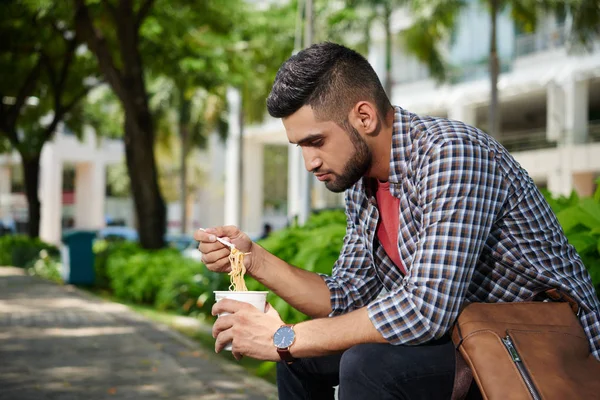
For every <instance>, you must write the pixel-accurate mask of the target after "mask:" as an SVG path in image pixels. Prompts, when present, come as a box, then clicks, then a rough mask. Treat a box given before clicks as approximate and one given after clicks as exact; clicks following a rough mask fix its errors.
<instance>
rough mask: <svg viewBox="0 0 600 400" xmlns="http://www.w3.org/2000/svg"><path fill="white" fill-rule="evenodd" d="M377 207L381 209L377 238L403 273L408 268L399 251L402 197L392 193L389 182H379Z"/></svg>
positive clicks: (376, 195)
mask: <svg viewBox="0 0 600 400" xmlns="http://www.w3.org/2000/svg"><path fill="white" fill-rule="evenodd" d="M375 197H376V198H377V208H378V209H379V224H378V225H377V238H378V239H379V243H381V245H382V246H383V249H384V250H385V252H386V253H387V255H388V257H389V258H390V259H391V260H392V261H393V262H394V264H396V266H397V267H398V268H399V269H400V271H401V272H402V274H404V275H406V269H405V268H404V264H403V263H402V260H401V259H400V252H399V251H398V224H399V215H398V212H399V211H398V209H399V207H400V199H399V198H397V197H395V196H392V194H391V193H390V183H389V182H379V185H378V186H377V193H376V194H375Z"/></svg>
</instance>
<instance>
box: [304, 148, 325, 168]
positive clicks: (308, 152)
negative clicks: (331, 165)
mask: <svg viewBox="0 0 600 400" xmlns="http://www.w3.org/2000/svg"><path fill="white" fill-rule="evenodd" d="M302 158H304V168H306V170H307V171H309V172H312V171H314V170H317V169H319V167H321V165H322V164H323V160H321V158H320V157H319V156H318V155H317V154H316V151H315V150H314V149H311V148H307V147H304V148H302Z"/></svg>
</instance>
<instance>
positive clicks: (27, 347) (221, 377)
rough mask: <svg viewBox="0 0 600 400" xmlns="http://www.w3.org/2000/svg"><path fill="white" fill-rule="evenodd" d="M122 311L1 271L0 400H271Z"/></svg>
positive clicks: (228, 368)
mask: <svg viewBox="0 0 600 400" xmlns="http://www.w3.org/2000/svg"><path fill="white" fill-rule="evenodd" d="M276 393H277V391H276V388H275V387H274V386H273V385H271V384H269V383H268V382H265V381H263V380H261V379H259V378H255V377H252V376H250V375H249V374H248V373H246V372H245V370H244V369H243V368H242V367H240V366H238V365H235V362H232V363H228V362H225V361H223V360H222V359H219V358H218V357H216V356H215V355H214V354H213V353H211V352H210V351H206V350H204V349H203V348H201V347H200V346H199V345H198V344H196V343H195V342H193V341H191V340H190V339H188V338H186V337H184V336H182V335H181V334H179V333H177V332H175V331H173V330H171V329H169V328H167V327H165V326H162V325H160V324H157V323H154V322H151V321H149V320H147V319H145V318H143V317H141V316H139V315H137V314H135V313H133V312H132V311H130V310H129V309H128V308H127V307H125V306H123V305H121V304H116V303H110V302H105V301H102V300H99V299H97V298H95V297H93V296H91V295H88V294H87V293H85V292H82V291H80V290H78V289H75V288H72V287H69V286H60V285H55V284H53V283H50V282H46V281H43V280H41V279H38V278H34V277H29V276H26V275H24V274H23V271H22V270H20V269H17V268H5V267H0V400H9V399H10V400H96V399H113V400H121V399H140V400H143V399H149V400H153V399H172V400H176V399H177V400H192V399H194V400H195V399H206V400H216V399H276V398H277V394H276Z"/></svg>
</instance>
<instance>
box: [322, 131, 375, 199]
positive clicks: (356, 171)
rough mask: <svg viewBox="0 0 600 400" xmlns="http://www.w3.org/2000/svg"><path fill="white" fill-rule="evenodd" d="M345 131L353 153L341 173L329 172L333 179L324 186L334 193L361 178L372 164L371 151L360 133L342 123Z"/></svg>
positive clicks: (343, 189)
mask: <svg viewBox="0 0 600 400" xmlns="http://www.w3.org/2000/svg"><path fill="white" fill-rule="evenodd" d="M344 125H346V126H345V130H346V133H348V136H350V140H351V141H352V144H353V145H354V153H353V154H352V156H351V157H350V159H349V160H348V162H347V163H346V165H344V169H343V170H342V173H341V174H336V173H334V172H331V175H333V176H334V179H332V180H330V181H327V182H325V187H326V188H327V189H329V190H330V191H332V192H334V193H341V192H343V191H345V190H347V189H350V188H351V187H352V186H353V185H354V184H355V183H356V182H358V180H359V179H360V178H362V177H363V176H364V175H365V174H366V173H367V171H368V170H369V169H370V168H371V165H372V164H373V153H372V152H371V149H370V148H369V146H368V145H367V142H365V140H364V139H363V138H362V137H361V136H360V133H358V131H357V130H356V129H355V128H354V127H353V126H352V125H350V124H344Z"/></svg>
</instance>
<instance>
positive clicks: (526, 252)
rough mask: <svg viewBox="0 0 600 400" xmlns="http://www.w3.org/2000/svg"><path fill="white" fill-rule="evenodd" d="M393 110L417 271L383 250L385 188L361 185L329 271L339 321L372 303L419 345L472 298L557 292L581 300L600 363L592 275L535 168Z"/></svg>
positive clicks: (407, 241) (476, 133) (396, 185)
mask: <svg viewBox="0 0 600 400" xmlns="http://www.w3.org/2000/svg"><path fill="white" fill-rule="evenodd" d="M395 110H396V111H395V117H394V132H393V138H392V150H391V161H390V175H389V182H390V192H391V194H392V195H393V196H395V197H397V198H398V199H400V206H399V207H400V209H399V221H398V222H399V229H398V248H399V252H400V257H401V258H402V261H403V262H404V265H405V266H406V269H407V271H408V273H407V275H406V276H402V274H401V273H400V270H399V269H398V268H397V267H396V266H395V265H394V263H393V262H392V261H391V260H390V258H389V257H388V256H387V254H386V252H385V250H384V249H383V247H382V246H381V245H380V244H379V241H378V239H377V235H376V231H377V223H378V221H379V211H378V210H377V204H376V201H375V191H376V186H374V182H373V181H372V180H371V179H368V178H363V179H362V180H361V181H359V182H357V183H356V184H355V185H354V186H353V187H352V188H350V189H349V190H347V191H346V216H347V220H348V226H347V231H346V236H345V238H344V246H343V248H342V251H341V254H340V257H339V259H338V260H337V262H336V264H335V266H334V268H333V272H332V276H324V279H325V282H326V284H327V286H328V287H329V290H330V291H331V306H332V313H331V316H334V315H339V314H343V313H346V312H348V311H350V310H354V309H357V308H361V307H365V306H366V307H367V308H368V313H369V317H370V319H371V321H372V322H373V325H374V326H375V327H376V328H377V330H378V331H379V332H380V333H381V334H382V335H383V337H384V338H385V339H387V340H388V341H389V342H390V343H392V344H408V345H417V344H420V343H424V342H427V341H430V340H432V339H437V338H440V337H441V336H443V335H444V334H446V333H447V332H448V331H449V330H450V328H451V327H452V325H453V323H454V322H455V320H456V318H457V316H458V313H459V310H460V308H461V306H462V305H463V303H465V301H467V302H511V301H519V300H525V299H528V298H530V297H531V296H532V294H533V293H534V292H535V291H537V290H539V289H540V288H542V287H552V288H557V289H560V290H562V291H565V292H567V293H569V294H570V295H571V296H572V297H573V298H575V299H576V300H578V301H579V303H580V305H581V307H582V313H581V315H580V320H581V323H582V325H583V328H584V330H585V332H586V334H587V336H588V338H589V341H590V347H591V351H592V353H593V354H594V356H595V357H596V358H598V359H600V303H599V301H598V298H597V296H596V294H595V291H594V287H593V285H592V282H591V279H590V276H589V273H588V272H587V271H586V269H585V267H584V266H583V263H582V262H581V259H580V258H579V256H578V255H577V253H576V252H575V249H574V248H573V247H572V246H571V245H569V244H568V242H567V239H566V237H565V235H564V233H563V231H562V228H561V227H560V225H559V223H558V221H557V219H556V217H555V216H554V214H553V212H552V210H551V209H550V207H549V206H548V204H547V202H546V201H545V199H544V197H543V196H542V194H541V193H540V192H539V190H538V189H537V188H536V186H535V184H534V183H533V181H532V179H531V178H530V177H529V176H528V174H527V172H526V171H525V170H524V169H523V168H522V167H521V166H520V165H519V164H518V163H517V162H516V161H515V159H514V158H513V157H512V156H511V155H510V154H509V153H508V151H507V150H506V149H504V148H503V147H502V146H501V145H500V144H499V143H498V142H496V140H494V139H493V138H492V137H490V136H489V135H487V134H485V133H484V132H481V131H480V130H478V129H476V128H473V127H471V126H468V125H465V124H463V123H461V122H457V121H451V120H447V119H442V118H431V117H419V116H417V115H415V114H412V113H410V112H408V111H406V110H403V109H401V108H399V107H397V108H396V109H395ZM383 288H385V289H386V290H387V293H384V294H382V295H380V293H381V292H382V289H383Z"/></svg>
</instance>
